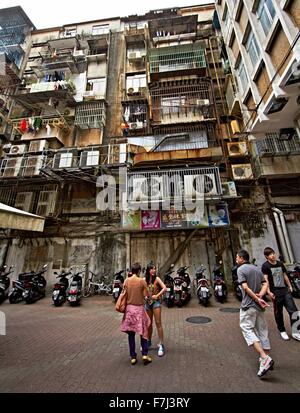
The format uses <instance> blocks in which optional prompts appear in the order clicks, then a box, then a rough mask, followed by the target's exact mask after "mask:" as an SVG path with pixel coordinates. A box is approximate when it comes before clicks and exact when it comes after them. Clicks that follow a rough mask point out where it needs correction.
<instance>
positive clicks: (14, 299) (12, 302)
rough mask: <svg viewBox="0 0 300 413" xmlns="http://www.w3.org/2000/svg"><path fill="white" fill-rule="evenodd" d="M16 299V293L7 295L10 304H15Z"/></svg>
mask: <svg viewBox="0 0 300 413" xmlns="http://www.w3.org/2000/svg"><path fill="white" fill-rule="evenodd" d="M17 301H18V296H17V295H16V294H12V295H10V296H9V302H10V304H16V303H17Z"/></svg>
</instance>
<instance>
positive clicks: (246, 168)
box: [231, 163, 253, 181]
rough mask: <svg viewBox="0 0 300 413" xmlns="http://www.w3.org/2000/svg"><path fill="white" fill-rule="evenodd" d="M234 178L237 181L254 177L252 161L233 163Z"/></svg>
mask: <svg viewBox="0 0 300 413" xmlns="http://www.w3.org/2000/svg"><path fill="white" fill-rule="evenodd" d="M231 168H232V174H233V179H234V180H236V181H246V180H250V179H253V171H252V168H251V164H250V163H245V164H236V165H231Z"/></svg>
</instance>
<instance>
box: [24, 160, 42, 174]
mask: <svg viewBox="0 0 300 413" xmlns="http://www.w3.org/2000/svg"><path fill="white" fill-rule="evenodd" d="M43 158H44V157H43V156H42V155H41V156H30V157H29V158H27V159H26V164H25V166H24V167H23V173H22V175H23V176H35V175H39V174H40V170H41V168H42V166H43Z"/></svg>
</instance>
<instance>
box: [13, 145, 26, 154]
mask: <svg viewBox="0 0 300 413" xmlns="http://www.w3.org/2000/svg"><path fill="white" fill-rule="evenodd" d="M26 149H27V146H26V145H12V146H11V147H10V151H9V154H10V155H21V154H23V153H25V152H26Z"/></svg>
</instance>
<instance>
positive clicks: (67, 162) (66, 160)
mask: <svg viewBox="0 0 300 413" xmlns="http://www.w3.org/2000/svg"><path fill="white" fill-rule="evenodd" d="M76 155H77V151H65V152H59V153H57V154H55V156H54V161H53V168H54V169H60V168H72V167H73V166H74V164H75V162H76Z"/></svg>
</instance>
